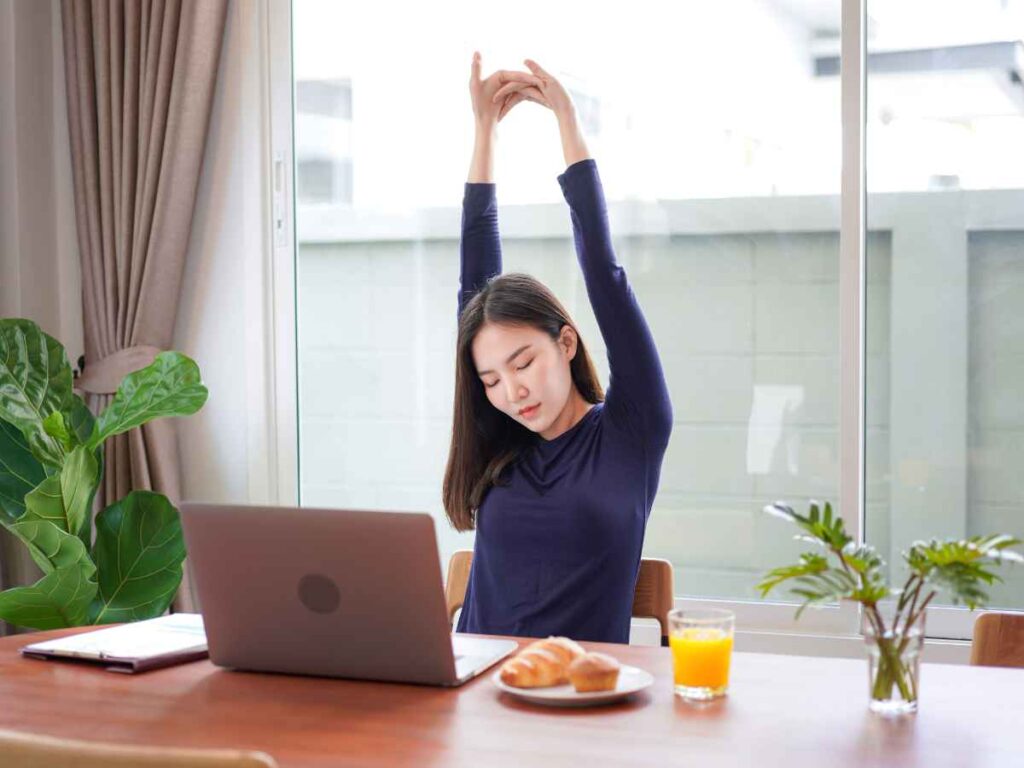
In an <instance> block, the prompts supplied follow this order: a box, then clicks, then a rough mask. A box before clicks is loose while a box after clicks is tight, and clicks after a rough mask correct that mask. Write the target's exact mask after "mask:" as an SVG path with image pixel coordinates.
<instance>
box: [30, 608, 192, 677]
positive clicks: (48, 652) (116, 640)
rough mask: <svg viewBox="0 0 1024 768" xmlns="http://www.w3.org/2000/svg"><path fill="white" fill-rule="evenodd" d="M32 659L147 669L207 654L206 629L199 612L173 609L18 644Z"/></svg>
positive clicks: (129, 670) (114, 669)
mask: <svg viewBox="0 0 1024 768" xmlns="http://www.w3.org/2000/svg"><path fill="white" fill-rule="evenodd" d="M21 652H22V654H24V655H25V656H27V657H29V658H35V659H71V660H76V661H85V662H94V663H96V664H101V665H103V666H104V667H106V668H107V669H108V670H109V671H111V672H127V673H129V674H131V673H135V672H146V671H147V670H150V669H159V668H160V667H169V666H171V665H172V664H182V663H184V662H187V661H195V660H197V659H203V658H206V656H207V655H208V654H207V650H206V632H205V630H204V628H203V617H202V616H201V615H200V614H198V613H175V614H172V615H170V616H161V617H159V618H156V619H149V620H147V621H137V622H135V623H132V624H122V625H120V626H117V627H109V628H107V629H98V630H96V631H95V632H83V633H81V634H78V635H71V636H70V637H61V638H58V639H56V640H45V641H43V642H41V643H32V644H31V645H26V646H24V647H22V648H21Z"/></svg>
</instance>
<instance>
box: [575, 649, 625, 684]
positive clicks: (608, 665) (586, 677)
mask: <svg viewBox="0 0 1024 768" xmlns="http://www.w3.org/2000/svg"><path fill="white" fill-rule="evenodd" d="M618 681H619V662H618V661H616V660H615V659H613V658H612V657H611V656H606V655H605V654H603V653H588V654H585V655H583V656H581V657H580V658H578V659H576V661H574V662H573V663H572V664H570V665H569V682H570V683H572V686H573V688H575V689H576V692H577V693H592V692H594V691H613V690H615V684H616V683H618Z"/></svg>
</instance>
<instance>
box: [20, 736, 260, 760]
mask: <svg viewBox="0 0 1024 768" xmlns="http://www.w3.org/2000/svg"><path fill="white" fill-rule="evenodd" d="M0 765H3V766H8V765H9V766H12V767H13V766H18V768H54V766H61V768H277V763H276V762H275V761H274V758H272V757H271V756H270V755H267V754H264V753H263V752H246V751H241V750H232V749H178V748H169V747H168V748H165V747H136V746H124V745H119V744H103V743H100V742H91V741H77V740H74V739H60V738H55V737H53V736H40V735H38V734H34V733H19V732H17V731H7V730H0Z"/></svg>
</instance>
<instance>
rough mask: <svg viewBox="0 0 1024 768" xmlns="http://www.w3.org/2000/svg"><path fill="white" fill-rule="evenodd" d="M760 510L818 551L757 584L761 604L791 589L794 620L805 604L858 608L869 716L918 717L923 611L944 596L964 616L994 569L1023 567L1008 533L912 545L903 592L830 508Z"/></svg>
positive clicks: (978, 601) (983, 596) (980, 598)
mask: <svg viewBox="0 0 1024 768" xmlns="http://www.w3.org/2000/svg"><path fill="white" fill-rule="evenodd" d="M764 511H765V512H767V513H769V514H771V515H774V516H776V517H780V518H782V519H783V520H786V521H788V522H790V523H794V524H795V525H796V526H797V527H798V528H800V530H801V533H799V534H797V536H796V538H797V539H798V540H800V541H806V542H809V543H811V544H814V545H816V547H817V550H816V551H813V552H805V553H804V554H802V555H801V556H800V561H799V562H798V563H796V564H795V565H787V566H783V567H781V568H775V569H773V570H771V571H769V572H768V573H767V574H765V576H764V578H763V580H762V581H761V583H760V584H759V585H758V589H759V590H760V592H761V596H762V597H765V596H767V595H768V593H769V592H770V591H771V590H772V589H774V588H775V587H776V586H778V585H780V584H783V583H786V582H789V583H790V584H791V586H790V591H791V593H792V594H793V595H795V596H796V597H798V598H800V599H801V601H802V604H801V605H800V607H799V608H798V609H797V614H796V615H797V617H798V618H799V616H800V614H801V613H802V612H803V611H804V609H806V608H807V607H808V606H809V605H813V604H815V603H823V602H833V601H837V600H853V601H855V602H858V603H860V604H861V607H862V610H861V615H862V622H863V630H862V632H863V635H864V642H865V646H866V648H867V652H868V662H869V670H868V671H869V680H870V685H871V688H870V697H871V698H870V704H869V707H870V709H872V710H873V711H875V712H880V713H883V714H904V713H910V712H916V711H917V702H918V680H919V679H920V678H919V672H920V666H919V665H920V656H921V649H922V646H923V644H924V634H925V633H924V624H925V612H926V610H927V608H928V606H929V604H930V603H931V602H932V600H933V599H934V598H935V596H936V595H937V594H938V593H939V591H940V590H944V591H946V592H947V593H948V594H949V596H950V597H951V598H952V602H953V604H954V605H957V604H963V605H965V606H967V608H969V609H970V610H974V609H975V608H980V607H984V606H985V605H986V604H987V603H988V593H987V592H986V591H985V587H986V586H988V585H991V584H994V583H995V582H997V581H1002V579H1000V577H999V576H998V575H997V574H996V573H995V572H994V571H993V569H994V568H995V567H997V566H999V565H1001V564H1003V563H1006V562H1022V560H1024V558H1022V557H1021V555H1020V553H1018V552H1016V551H1014V550H1012V549H1010V548H1011V547H1013V546H1015V545H1017V544H1020V541H1019V540H1018V539H1016V538H1014V537H1012V536H1008V535H1006V534H997V535H993V536H972V537H970V538H967V539H959V540H948V541H939V540H936V539H932V540H930V541H918V542H915V543H914V544H913V545H912V546H911V547H910V548H909V549H908V550H906V551H905V552H903V553H902V557H903V562H904V565H905V567H906V570H907V578H906V581H905V582H904V584H903V586H902V587H900V588H896V589H894V588H893V587H891V586H890V585H889V584H888V581H887V578H886V575H885V563H884V562H883V561H882V558H881V557H880V556H879V555H878V553H877V552H876V551H875V549H874V548H873V547H871V546H869V545H867V544H857V543H856V542H855V541H854V540H853V538H852V537H851V536H850V535H849V534H848V533H847V532H846V530H845V528H844V525H843V519H842V518H841V517H839V516H838V515H833V513H832V505H831V504H829V503H827V502H826V503H825V505H824V508H823V509H822V508H820V507H819V506H818V504H816V503H813V502H812V503H811V506H810V511H809V514H807V515H801V514H799V513H798V512H796V511H794V510H793V508H792V507H789V506H787V505H786V504H784V503H782V502H776V503H774V504H770V505H768V506H767V507H765V508H764Z"/></svg>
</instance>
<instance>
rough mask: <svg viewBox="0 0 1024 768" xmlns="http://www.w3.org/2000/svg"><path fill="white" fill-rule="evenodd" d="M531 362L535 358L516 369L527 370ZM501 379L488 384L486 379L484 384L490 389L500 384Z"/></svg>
mask: <svg viewBox="0 0 1024 768" xmlns="http://www.w3.org/2000/svg"><path fill="white" fill-rule="evenodd" d="M531 363H533V360H531V361H530V362H529V363H526V364H525V365H521V366H519V367H518V368H516V370H517V371H525V370H526V369H527V368H529V367H530V364H531ZM499 381H500V379H495V380H494V381H492V382H491V383H490V384H488V383H487V382H486V381H485V382H484V383H483V384H484V386H485V387H486V388H487V389H490V388H491V387H494V386H497V384H498V382H499Z"/></svg>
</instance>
